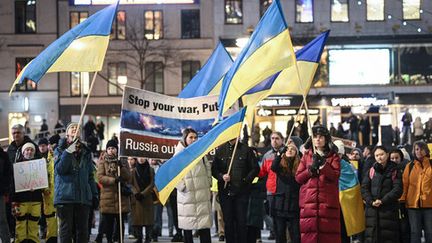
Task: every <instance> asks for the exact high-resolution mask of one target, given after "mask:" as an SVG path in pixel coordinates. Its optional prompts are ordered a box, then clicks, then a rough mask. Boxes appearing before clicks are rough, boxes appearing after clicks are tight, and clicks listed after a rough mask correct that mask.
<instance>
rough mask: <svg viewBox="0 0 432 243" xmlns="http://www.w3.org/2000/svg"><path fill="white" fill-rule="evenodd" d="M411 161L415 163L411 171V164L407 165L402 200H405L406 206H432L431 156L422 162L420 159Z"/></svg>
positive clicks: (404, 173)
mask: <svg viewBox="0 0 432 243" xmlns="http://www.w3.org/2000/svg"><path fill="white" fill-rule="evenodd" d="M411 163H414V166H413V167H412V170H411V173H410V172H409V169H410V166H411V164H408V165H407V166H405V170H404V172H403V194H402V197H401V198H400V201H402V202H405V207H406V208H432V167H431V163H430V162H429V158H427V157H425V158H424V159H423V161H422V163H420V162H419V161H418V160H414V161H413V162H411Z"/></svg>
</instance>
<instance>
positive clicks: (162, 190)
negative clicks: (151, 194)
mask: <svg viewBox="0 0 432 243" xmlns="http://www.w3.org/2000/svg"><path fill="white" fill-rule="evenodd" d="M244 115H245V108H243V109H241V110H240V111H238V112H237V113H235V114H233V115H232V116H230V117H228V118H227V119H225V120H224V121H222V122H220V123H219V124H218V125H216V126H215V127H213V128H212V129H211V130H210V131H209V132H208V133H206V134H205V135H204V136H203V137H201V138H200V139H199V140H198V141H196V142H195V143H193V144H191V145H189V146H188V147H186V148H185V149H184V150H182V151H181V152H180V153H178V154H176V155H175V156H174V157H172V158H171V159H169V160H168V161H166V162H165V163H164V164H163V165H162V166H161V167H160V168H159V170H158V173H157V174H156V177H155V184H156V188H157V190H158V192H159V200H160V202H161V203H162V204H165V202H166V201H167V199H168V197H169V195H170V193H171V192H172V190H173V189H174V187H175V186H176V185H177V184H178V183H179V181H180V180H181V178H183V177H184V176H185V175H186V173H187V172H188V171H189V170H191V169H192V168H193V167H194V166H195V165H196V164H197V163H198V162H199V161H200V160H201V159H202V158H203V157H204V156H205V155H206V154H207V153H208V152H210V151H211V150H212V149H214V148H216V147H217V146H219V145H221V144H223V143H225V142H227V141H229V140H231V139H234V138H236V137H237V136H238V134H240V130H241V129H242V124H243V119H244Z"/></svg>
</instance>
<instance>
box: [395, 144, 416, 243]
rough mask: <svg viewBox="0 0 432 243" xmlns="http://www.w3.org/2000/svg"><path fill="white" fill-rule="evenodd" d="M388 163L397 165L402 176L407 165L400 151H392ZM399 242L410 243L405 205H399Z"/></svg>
mask: <svg viewBox="0 0 432 243" xmlns="http://www.w3.org/2000/svg"><path fill="white" fill-rule="evenodd" d="M390 161H392V162H393V163H395V164H397V166H398V169H399V171H400V173H401V174H403V172H404V170H405V167H406V165H407V161H406V160H404V155H403V153H402V151H401V150H400V149H393V150H392V151H390ZM399 219H400V221H399V223H400V224H399V225H400V226H399V229H400V234H399V236H400V237H399V240H400V242H401V243H409V242H410V234H411V232H410V224H409V219H408V210H407V209H406V207H405V203H403V202H401V203H399Z"/></svg>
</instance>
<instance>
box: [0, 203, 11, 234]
mask: <svg viewBox="0 0 432 243" xmlns="http://www.w3.org/2000/svg"><path fill="white" fill-rule="evenodd" d="M10 238H11V237H10V234H9V225H8V222H7V219H6V206H5V202H4V197H3V195H0V240H1V241H2V242H10Z"/></svg>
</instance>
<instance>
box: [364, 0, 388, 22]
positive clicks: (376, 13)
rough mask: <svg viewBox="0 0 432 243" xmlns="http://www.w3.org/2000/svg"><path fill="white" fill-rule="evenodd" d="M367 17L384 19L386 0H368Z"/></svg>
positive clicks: (376, 19)
mask: <svg viewBox="0 0 432 243" xmlns="http://www.w3.org/2000/svg"><path fill="white" fill-rule="evenodd" d="M366 19H367V20H368V21H384V0H366Z"/></svg>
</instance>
